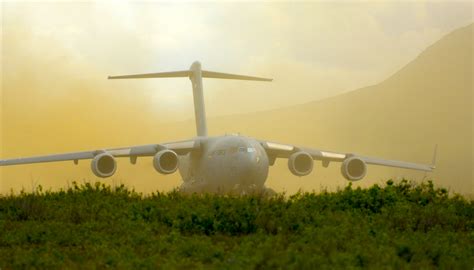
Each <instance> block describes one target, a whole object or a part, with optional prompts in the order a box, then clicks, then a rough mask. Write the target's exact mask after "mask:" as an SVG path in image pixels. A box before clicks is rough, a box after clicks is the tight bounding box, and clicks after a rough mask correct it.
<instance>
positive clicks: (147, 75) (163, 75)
mask: <svg viewBox="0 0 474 270" xmlns="http://www.w3.org/2000/svg"><path fill="white" fill-rule="evenodd" d="M191 73H192V72H191V71H189V70H183V71H171V72H159V73H145V74H134V75H122V76H109V79H149V78H177V77H189V76H190V75H191Z"/></svg>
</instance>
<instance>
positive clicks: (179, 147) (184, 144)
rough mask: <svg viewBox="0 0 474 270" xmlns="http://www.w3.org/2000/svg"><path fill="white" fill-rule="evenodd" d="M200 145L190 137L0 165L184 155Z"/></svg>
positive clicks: (13, 161)
mask: <svg viewBox="0 0 474 270" xmlns="http://www.w3.org/2000/svg"><path fill="white" fill-rule="evenodd" d="M200 147H201V144H200V140H197V139H192V140H186V141H176V142H168V143H163V144H149V145H140V146H131V147H122V148H111V149H101V150H92V151H83V152H73V153H64V154H55V155H45V156H36V157H26V158H15V159H4V160H0V166H9V165H19V164H31V163H45V162H57V161H74V162H75V163H77V162H78V160H82V159H93V158H94V157H95V156H96V155H99V154H102V153H109V154H111V155H112V156H114V157H130V158H131V160H132V159H135V158H137V157H145V156H154V155H155V154H156V153H157V152H159V151H161V150H164V149H169V150H173V151H175V152H176V153H177V154H178V155H185V154H187V153H189V152H191V151H195V150H199V149H200Z"/></svg>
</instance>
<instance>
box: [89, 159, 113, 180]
mask: <svg viewBox="0 0 474 270" xmlns="http://www.w3.org/2000/svg"><path fill="white" fill-rule="evenodd" d="M91 168H92V172H93V173H94V174H95V175H96V176H97V177H101V178H107V177H110V176H112V175H114V173H115V171H117V162H116V161H115V158H114V157H113V156H112V155H111V154H109V153H102V154H99V155H97V156H95V157H94V159H92V162H91Z"/></svg>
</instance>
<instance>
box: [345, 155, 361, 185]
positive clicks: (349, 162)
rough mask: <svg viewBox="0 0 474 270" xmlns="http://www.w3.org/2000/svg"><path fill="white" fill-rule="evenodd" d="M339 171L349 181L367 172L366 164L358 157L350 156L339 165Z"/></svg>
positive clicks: (355, 179)
mask: <svg viewBox="0 0 474 270" xmlns="http://www.w3.org/2000/svg"><path fill="white" fill-rule="evenodd" d="M341 173H342V175H343V176H344V178H346V179H347V180H349V181H357V180H360V179H362V178H364V176H365V175H366V174H367V164H365V161H363V160H362V159H361V158H359V157H350V158H347V159H346V160H344V162H342V165H341Z"/></svg>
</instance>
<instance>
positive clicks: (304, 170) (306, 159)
mask: <svg viewBox="0 0 474 270" xmlns="http://www.w3.org/2000/svg"><path fill="white" fill-rule="evenodd" d="M313 164H314V163H313V158H312V157H311V155H310V154H308V153H306V152H302V151H300V152H296V153H294V154H292V155H291V156H290V158H288V169H290V171H291V173H293V174H294V175H296V176H305V175H308V174H310V173H311V172H312V171H313Z"/></svg>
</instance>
